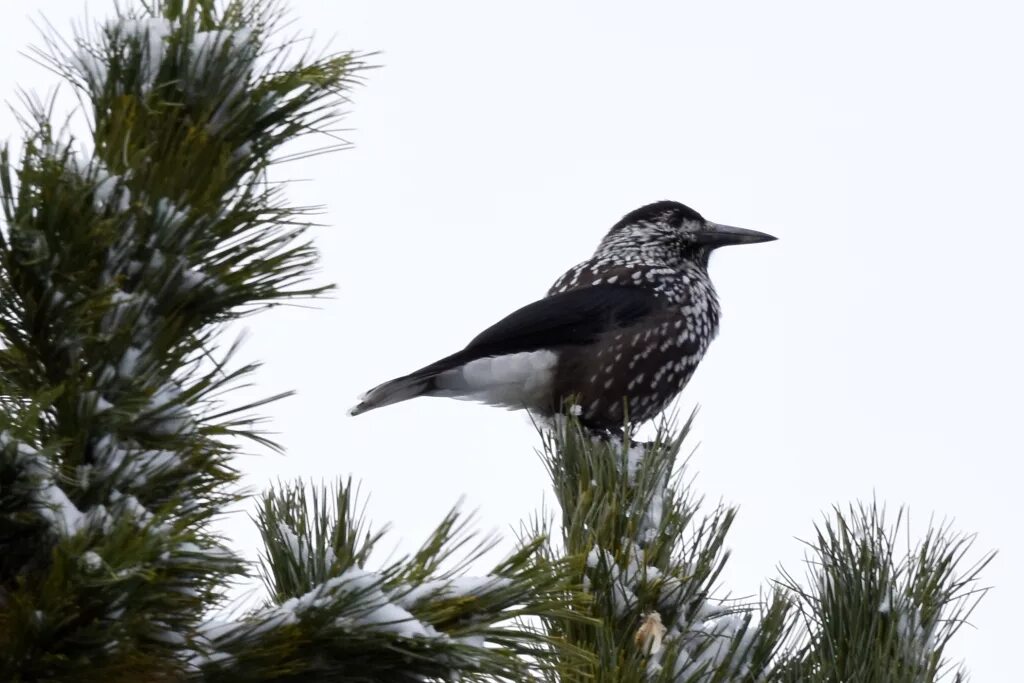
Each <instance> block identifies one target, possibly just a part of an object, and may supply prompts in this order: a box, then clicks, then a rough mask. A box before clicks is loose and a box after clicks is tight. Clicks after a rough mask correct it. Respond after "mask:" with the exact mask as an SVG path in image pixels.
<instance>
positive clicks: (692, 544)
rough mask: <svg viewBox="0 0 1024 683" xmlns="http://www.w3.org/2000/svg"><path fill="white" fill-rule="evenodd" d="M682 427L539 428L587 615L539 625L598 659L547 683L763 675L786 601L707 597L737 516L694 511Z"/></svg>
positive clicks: (785, 623)
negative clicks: (617, 430)
mask: <svg viewBox="0 0 1024 683" xmlns="http://www.w3.org/2000/svg"><path fill="white" fill-rule="evenodd" d="M689 425H690V423H689V422H687V423H686V424H685V425H684V426H683V428H682V429H681V430H675V429H673V428H672V426H671V425H670V424H665V423H663V424H662V425H661V426H660V428H659V430H658V434H657V436H656V438H655V440H654V441H653V442H652V443H648V444H641V443H632V442H631V441H630V440H629V438H628V437H627V438H626V439H625V440H620V439H619V438H618V437H612V438H598V437H594V436H593V435H591V434H590V433H588V432H586V431H584V430H582V429H581V428H580V426H579V425H578V423H577V422H576V421H575V420H573V419H571V418H570V419H567V420H557V421H556V422H555V423H554V425H553V426H552V427H551V428H550V429H548V430H546V431H545V432H544V459H545V462H546V463H547V465H548V469H549V472H550V473H551V476H552V479H553V481H554V484H555V495H556V497H557V499H558V502H559V505H560V508H561V512H562V543H563V548H564V553H565V555H566V556H567V557H568V558H569V561H570V562H571V564H572V567H573V571H574V572H575V575H576V577H577V581H578V582H579V584H578V585H580V586H582V589H583V591H584V592H585V596H586V599H585V601H584V603H583V605H581V608H582V609H585V610H586V613H587V614H589V615H590V616H591V617H592V619H591V620H590V621H588V622H580V621H575V622H567V621H561V620H558V619H555V620H548V621H547V622H546V627H547V629H548V631H549V632H550V633H552V634H553V635H556V636H558V637H561V638H564V639H565V640H567V641H568V642H569V643H570V644H572V645H573V646H575V647H577V648H579V649H580V650H583V651H586V652H590V653H591V654H592V656H593V657H594V660H595V662H596V663H595V664H594V665H593V666H592V667H590V668H589V669H583V670H578V669H576V668H575V667H570V669H569V670H568V672H566V671H563V672H561V675H560V676H558V677H553V678H550V679H549V680H559V681H574V680H599V681H602V680H603V681H648V680H655V681H726V680H728V681H732V680H755V679H757V678H759V677H760V676H761V675H762V674H763V673H764V672H765V671H767V670H768V669H769V667H770V664H771V662H772V660H773V658H774V657H775V655H776V653H777V650H778V648H779V646H780V644H781V642H782V640H783V639H784V637H785V636H786V634H787V632H788V630H789V629H790V628H791V626H792V620H791V619H790V618H789V604H788V602H787V600H785V598H784V597H783V596H781V595H780V594H776V595H773V596H771V598H770V599H769V601H768V602H767V603H766V604H764V605H760V604H754V605H749V604H742V603H735V602H730V601H726V600H722V599H716V598H715V597H713V590H714V585H715V582H716V580H717V578H718V576H719V574H720V573H721V571H722V568H723V566H724V564H725V561H726V560H727V558H728V551H726V550H725V547H724V541H725V535H726V533H727V532H728V529H729V526H730V525H731V523H732V521H733V519H734V517H735V510H734V509H732V508H725V507H722V506H718V507H716V508H715V509H713V510H712V511H711V512H710V513H708V514H702V513H701V506H702V502H703V501H702V500H701V499H699V498H695V497H693V496H692V494H691V491H690V488H689V487H688V486H687V485H686V482H685V480H684V478H683V477H684V475H683V469H682V468H681V469H679V470H678V471H677V470H676V469H675V463H676V458H677V456H678V453H679V450H680V448H681V445H682V443H683V440H684V439H685V437H686V434H687V432H688V430H689ZM626 433H627V434H628V433H629V431H628V430H627V431H626ZM562 552H563V549H562V548H554V547H550V548H549V549H548V553H549V556H550V557H552V558H557V557H559V556H560V555H561V553H562Z"/></svg>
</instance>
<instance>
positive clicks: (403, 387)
mask: <svg viewBox="0 0 1024 683" xmlns="http://www.w3.org/2000/svg"><path fill="white" fill-rule="evenodd" d="M433 379H434V378H433V376H431V375H426V376H424V375H421V374H417V373H414V374H412V375H406V376H405V377H399V378H397V379H393V380H390V381H388V382H384V384H381V385H379V386H376V387H374V388H373V389H370V390H369V391H367V392H366V393H365V394H363V395H362V396H360V397H359V403H357V404H356V405H355V406H353V407H352V408H350V409H349V411H348V414H349V415H360V414H362V413H365V412H367V411H369V410H373V409H374V408H381V407H383V406H389V405H391V404H392V403H399V402H401V401H408V400H409V399H410V398H416V397H417V396H422V395H423V394H425V393H427V392H428V391H429V390H430V388H431V385H432V383H433Z"/></svg>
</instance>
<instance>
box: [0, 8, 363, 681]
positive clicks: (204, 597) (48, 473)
mask: <svg viewBox="0 0 1024 683" xmlns="http://www.w3.org/2000/svg"><path fill="white" fill-rule="evenodd" d="M277 18H278V15H277V14H276V5H274V4H269V5H267V4H260V3H247V2H229V3H227V5H226V6H225V7H224V9H223V10H218V9H217V8H216V7H215V3H214V2H212V1H204V2H188V3H184V2H166V3H154V4H152V5H150V6H149V7H148V8H147V7H145V6H143V7H141V8H137V9H131V10H127V11H126V12H125V13H123V14H121V15H120V16H118V18H117V19H116V20H115V21H112V22H110V23H107V24H104V25H103V26H100V27H99V28H97V29H95V30H93V31H92V32H91V33H88V34H85V33H82V34H79V35H78V36H76V37H75V39H74V40H73V41H72V42H70V43H65V42H62V41H61V40H60V39H58V38H56V37H54V36H52V35H51V36H47V37H46V39H45V40H46V45H45V47H44V49H42V50H40V51H38V52H37V53H36V56H37V58H39V59H41V60H43V61H45V62H46V63H47V64H49V65H50V66H51V67H52V68H53V70H55V71H56V72H58V73H59V74H61V75H63V76H64V77H65V78H66V79H67V80H68V81H70V82H71V83H72V84H73V85H74V86H75V87H76V88H77V90H78V92H79V93H80V95H81V97H82V100H83V102H84V103H86V106H87V109H88V112H89V114H90V128H91V139H89V140H88V141H87V142H86V144H84V145H82V146H79V145H78V143H77V141H75V140H73V139H72V138H70V137H69V136H67V135H64V134H62V133H60V132H59V131H57V132H55V131H54V130H53V128H52V126H51V124H50V114H51V111H50V108H49V107H48V106H47V105H46V104H39V103H35V104H30V108H29V111H28V112H27V115H26V116H24V117H23V123H24V125H25V128H26V130H25V137H24V141H23V146H22V147H23V153H22V156H21V159H20V161H15V160H13V159H12V158H11V154H10V152H9V151H8V150H7V149H4V150H3V151H2V152H0V187H2V192H3V197H2V209H3V214H4V219H5V225H4V228H3V231H2V232H0V396H2V398H0V401H2V403H0V407H2V408H3V410H2V412H0V482H2V488H0V540H2V542H3V548H4V552H3V553H0V555H2V559H0V571H2V574H0V678H2V679H4V680H11V679H19V680H29V679H31V680H35V679H49V680H53V679H60V680H72V679H74V680H100V679H109V678H111V677H113V678H114V679H115V680H125V679H129V678H130V679H135V680H162V679H165V678H175V677H178V676H180V675H184V674H185V673H186V672H187V671H188V670H189V664H188V658H189V656H191V655H188V651H189V650H193V651H201V650H202V648H203V647H204V645H205V644H206V642H207V640H206V638H205V636H203V635H201V634H199V633H198V632H197V631H196V629H197V627H198V625H199V623H200V620H201V618H202V615H203V613H204V611H205V610H206V609H208V608H209V607H210V606H212V605H215V604H217V603H218V601H219V600H220V595H221V592H222V589H223V586H224V585H225V584H227V583H229V582H230V581H231V580H232V579H234V578H235V577H240V576H243V575H244V574H245V573H246V572H247V569H246V567H245V565H244V564H243V563H242V561H241V560H240V559H238V558H236V557H235V556H233V555H232V554H231V553H230V552H228V551H227V550H226V548H225V547H224V545H223V544H222V542H221V540H220V539H219V538H217V537H216V535H215V534H214V533H213V532H212V530H211V528H210V524H211V522H212V521H213V519H214V518H215V517H216V516H217V515H218V514H219V513H220V512H221V511H222V510H223V509H224V507H225V505H227V504H229V503H233V502H235V501H237V500H239V499H240V497H241V494H240V493H239V491H238V489H237V488H236V487H235V486H233V484H234V482H235V481H236V479H237V474H236V472H235V470H234V468H233V466H232V464H231V456H232V455H233V454H234V453H235V452H236V451H237V450H238V448H239V447H240V446H239V441H238V439H237V438H236V437H238V436H243V437H249V438H251V439H255V440H257V441H265V437H264V436H263V435H261V434H260V433H259V432H258V431H257V430H256V429H255V428H254V420H255V418H253V417H252V416H251V414H250V411H251V409H252V408H255V407H256V406H257V405H258V403H254V404H253V405H251V406H241V407H239V406H226V405H224V404H223V400H224V399H223V396H224V394H225V392H227V391H229V390H230V389H231V388H233V387H237V386H239V384H240V381H241V380H242V379H244V378H245V377H246V376H247V375H248V374H249V373H250V372H251V371H252V370H253V369H254V367H255V366H254V365H243V366H242V367H240V368H232V367H231V365H232V364H233V362H232V360H231V358H230V351H229V352H228V353H226V354H225V353H222V352H218V334H219V332H220V329H221V323H223V322H225V321H228V320H232V319H235V318H237V317H238V316H240V315H243V314H246V313H249V312H252V311H254V310H258V309H259V308H260V307H264V306H266V305H269V304H272V303H275V302H281V301H285V300H288V299H291V298H294V297H299V296H313V295H317V294H320V293H322V292H324V291H325V290H326V288H325V287H323V286H315V285H310V284H309V283H308V279H309V276H310V274H311V273H312V272H313V269H314V267H315V263H316V253H315V250H314V249H313V247H312V246H311V245H310V243H309V242H308V240H306V238H305V236H304V234H305V232H306V230H307V228H308V226H309V220H308V214H309V209H305V208H301V207H292V206H289V205H287V204H286V203H285V201H284V197H283V195H282V194H281V189H280V187H279V186H271V185H268V183H267V182H266V171H267V169H268V168H269V166H270V165H271V164H272V163H274V158H275V157H274V155H275V154H277V152H278V150H279V149H280V148H281V146H282V145H283V144H285V143H287V142H290V141H292V140H294V139H295V138H296V137H297V136H300V135H303V134H306V133H308V132H313V131H316V130H318V129H320V128H324V127H328V126H330V124H331V123H332V122H334V121H336V120H337V118H338V116H339V110H338V107H339V105H340V104H341V103H343V102H344V93H345V91H346V90H347V89H348V88H349V87H350V86H351V85H352V84H353V82H354V77H355V74H356V73H357V72H358V71H359V69H360V68H362V64H361V63H360V61H359V59H358V57H357V56H356V55H354V54H352V53H342V54H335V55H328V56H324V57H317V58H310V57H308V56H307V55H303V56H300V57H298V58H292V57H291V56H290V54H289V51H288V50H287V49H286V48H280V47H274V46H273V45H272V44H269V43H268V42H267V41H266V37H267V36H269V35H272V33H273V30H274V23H275V21H276V20H277ZM25 100H26V102H29V103H33V102H34V100H32V98H30V97H26V98H25ZM211 359H213V360H212V362H211Z"/></svg>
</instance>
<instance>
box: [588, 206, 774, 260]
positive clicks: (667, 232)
mask: <svg viewBox="0 0 1024 683" xmlns="http://www.w3.org/2000/svg"><path fill="white" fill-rule="evenodd" d="M774 239H776V238H775V237H773V236H771V235H768V234H766V233H763V232H757V231H756V230H747V229H745V228H734V227H732V226H729V225H722V224H720V223H714V222H712V221H709V220H707V219H706V218H704V217H703V216H701V215H700V214H699V213H697V212H696V211H694V210H693V209H691V208H690V207H688V206H686V205H684V204H680V203H679V202H673V201H661V202H655V203H654V204H648V205H646V206H642V207H640V208H639V209H636V210H634V211H631V212H629V213H628V214H626V215H625V216H623V217H622V220H620V221H619V222H618V223H616V224H615V225H614V226H613V227H612V229H611V230H609V231H608V234H607V235H606V236H605V238H604V240H603V241H602V242H601V247H599V249H598V251H599V252H605V253H608V254H612V253H614V252H615V251H620V250H627V251H639V252H640V254H643V255H644V256H646V257H652V256H660V257H661V258H662V259H663V260H665V261H666V262H667V264H671V263H675V262H678V261H690V262H695V263H698V264H701V265H703V266H707V263H708V259H709V258H710V256H711V252H712V251H714V250H715V249H717V248H718V247H725V246H728V245H731V244H754V243H756V242H770V241H772V240H774Z"/></svg>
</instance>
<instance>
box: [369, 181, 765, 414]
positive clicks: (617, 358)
mask: <svg viewBox="0 0 1024 683" xmlns="http://www.w3.org/2000/svg"><path fill="white" fill-rule="evenodd" d="M775 239H776V238H775V237H773V236H772V235H769V234H766V233H763V232H758V231H755V230H748V229H744V228H736V227H731V226H728V225H721V224H719V223H714V222H712V221H709V220H707V219H705V218H704V217H703V216H701V215H700V214H699V213H697V212H696V211H694V210H693V209H691V208H690V207H688V206H686V205H684V204H681V203H679V202H676V201H668V200H665V201H658V202H654V203H652V204H647V205H645V206H642V207H640V208H638V209H635V210H634V211H631V212H629V213H627V214H626V215H625V216H623V217H622V219H621V220H619V221H618V222H617V223H615V225H613V226H612V228H611V229H610V230H609V231H608V233H607V234H606V235H605V236H604V238H603V239H602V240H601V242H600V243H599V244H598V247H597V249H596V251H595V252H594V254H593V255H592V256H591V257H590V258H589V259H587V260H586V261H583V262H581V263H579V264H578V265H576V266H574V267H572V268H570V269H569V270H568V271H566V272H565V273H564V274H563V275H562V276H561V277H559V278H558V279H557V280H556V281H555V283H554V284H553V285H552V286H551V288H550V289H549V290H548V292H547V295H546V296H544V297H543V298H541V299H538V300H537V301H534V302H533V303H530V304H527V305H526V306H523V307H522V308H520V309H518V310H516V311H514V312H513V313H511V314H509V315H508V316H506V317H505V318H503V319H502V320H500V321H498V322H497V323H495V324H494V325H492V326H491V327H489V328H487V329H486V330H484V331H483V332H481V333H480V334H479V335H477V336H476V337H475V338H474V339H473V340H472V341H470V342H469V344H467V345H466V347H465V348H463V349H462V350H461V351H456V352H455V353H453V354H451V355H449V356H446V357H445V358H442V359H440V360H438V361H435V362H433V363H431V364H429V365H427V366H425V367H422V368H420V369H419V370H416V371H415V372H411V373H409V374H407V375H404V376H402V377H398V378H396V379H392V380H389V381H387V382H384V383H383V384H380V385H378V386H376V387H374V388H373V389H370V390H369V391H368V392H366V393H365V394H363V395H362V396H361V397H360V399H359V403H358V404H357V405H356V406H355V407H353V408H352V409H351V410H350V411H349V414H351V415H359V414H362V413H365V412H367V411H370V410H374V409H376V408H380V407H383V406H387V405H391V404H394V403H398V402H401V401H406V400H409V399H412V398H416V397H419V396H438V397H447V398H456V399H464V400H471V401H479V402H482V403H485V404H489V405H493V406H497V407H504V408H509V409H526V410H528V411H529V412H530V413H531V414H536V415H537V416H539V417H542V418H548V417H551V416H553V415H556V414H560V413H564V412H567V411H568V412H572V414H574V415H575V416H577V418H578V420H579V422H580V424H582V425H583V426H584V427H586V428H588V429H591V430H594V431H601V430H605V431H613V432H614V431H621V430H623V429H624V427H625V426H626V425H627V424H632V425H637V424H641V423H643V422H645V421H648V420H650V419H652V418H654V417H656V416H657V415H658V414H660V413H661V412H662V411H663V410H665V409H666V408H667V407H668V406H669V405H670V404H671V402H672V401H673V400H674V399H675V398H676V396H678V395H679V394H680V393H681V392H682V391H683V389H684V388H685V387H686V385H687V383H688V382H689V381H690V378H691V377H692V376H693V373H694V371H695V370H696V369H697V366H698V364H699V363H700V361H701V359H702V358H703V357H704V354H705V352H706V351H707V349H708V346H709V345H710V344H711V341H712V340H713V339H714V338H715V336H716V335H717V333H718V326H719V318H720V317H721V307H720V305H719V302H718V296H717V294H716V293H715V288H714V287H713V286H712V284H711V278H710V277H709V275H708V262H709V260H710V257H711V253H712V252H713V251H714V250H716V249H718V248H719V247H723V246H727V245H737V244H753V243H758V242H769V241H772V240H775Z"/></svg>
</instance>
